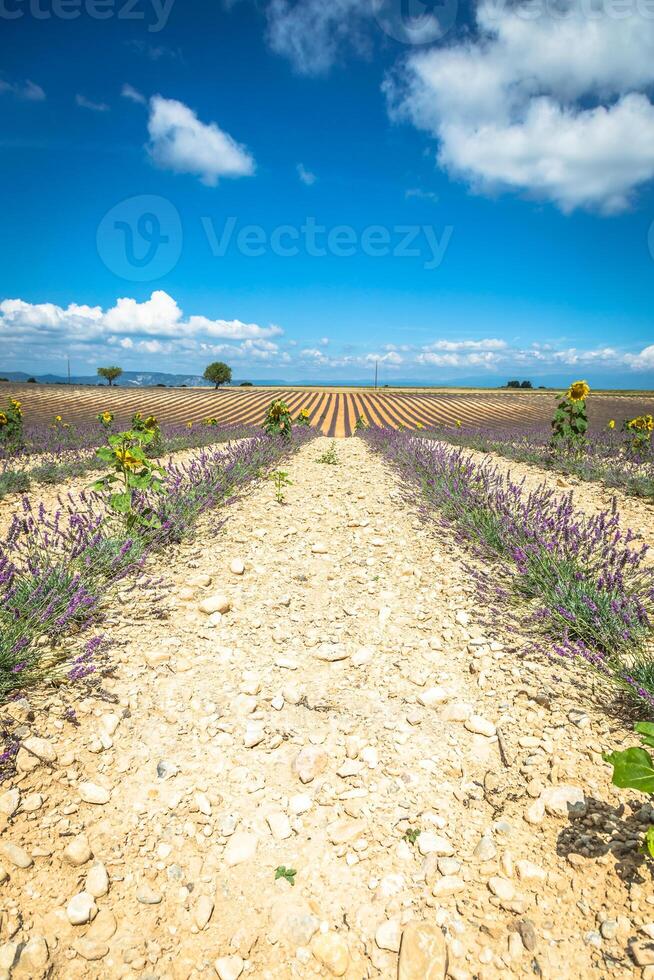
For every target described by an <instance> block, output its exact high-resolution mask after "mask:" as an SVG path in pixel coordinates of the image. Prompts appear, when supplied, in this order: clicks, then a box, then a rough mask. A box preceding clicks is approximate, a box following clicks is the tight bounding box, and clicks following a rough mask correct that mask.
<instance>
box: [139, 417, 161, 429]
mask: <svg viewBox="0 0 654 980" xmlns="http://www.w3.org/2000/svg"><path fill="white" fill-rule="evenodd" d="M157 424H158V423H157V417H156V415H148V417H147V419H146V420H145V422H144V423H143V425H144V427H145V428H146V429H147V430H148V432H151V431H152V430H153V429H156V428H157Z"/></svg>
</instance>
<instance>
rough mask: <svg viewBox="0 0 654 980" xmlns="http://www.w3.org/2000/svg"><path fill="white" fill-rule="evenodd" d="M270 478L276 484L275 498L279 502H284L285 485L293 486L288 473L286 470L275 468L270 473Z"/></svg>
mask: <svg viewBox="0 0 654 980" xmlns="http://www.w3.org/2000/svg"><path fill="white" fill-rule="evenodd" d="M270 479H271V480H272V481H273V483H274V485H275V500H276V501H277V503H278V504H283V503H284V487H290V486H292V482H291V480H289V478H288V473H286V472H285V471H284V470H274V471H273V472H272V473H271V474H270Z"/></svg>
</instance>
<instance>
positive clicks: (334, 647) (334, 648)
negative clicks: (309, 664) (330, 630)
mask: <svg viewBox="0 0 654 980" xmlns="http://www.w3.org/2000/svg"><path fill="white" fill-rule="evenodd" d="M313 655H314V657H315V658H316V660H324V661H325V662H326V663H330V664H333V663H337V662H338V661H339V660H347V659H348V658H349V656H350V654H349V651H348V650H347V648H346V647H344V646H343V645H342V644H340V643H322V644H321V645H320V646H319V647H317V649H316V650H314V653H313Z"/></svg>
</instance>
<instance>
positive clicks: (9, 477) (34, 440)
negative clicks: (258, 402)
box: [0, 423, 260, 500]
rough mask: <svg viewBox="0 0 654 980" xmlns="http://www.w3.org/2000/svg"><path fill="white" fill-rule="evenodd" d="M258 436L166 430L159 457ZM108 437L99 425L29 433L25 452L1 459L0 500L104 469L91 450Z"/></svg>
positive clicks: (249, 430) (239, 429)
mask: <svg viewBox="0 0 654 980" xmlns="http://www.w3.org/2000/svg"><path fill="white" fill-rule="evenodd" d="M34 432H36V435H34ZM258 432H260V430H259V429H254V428H253V427H252V426H247V425H228V426H220V427H217V426H207V425H202V426H200V425H198V426H196V427H193V428H188V426H177V425H175V426H163V427H162V433H161V435H162V439H161V445H162V448H161V452H160V455H161V456H165V455H168V454H170V453H174V452H180V451H182V450H185V449H201V448H203V447H206V446H212V445H216V444H218V443H223V442H229V441H231V440H234V439H244V438H247V437H251V436H253V435H254V434H257V433H258ZM78 434H79V443H77V442H76V437H77V435H78ZM106 437H107V433H106V431H105V430H104V429H101V428H100V427H99V426H98V424H97V423H96V424H95V425H94V426H88V427H82V428H81V429H77V428H76V429H74V430H73V429H68V430H61V429H55V430H53V428H52V427H43V428H42V429H37V430H32V431H31V432H28V433H27V440H26V447H27V448H26V449H24V450H21V451H20V452H19V453H14V454H13V455H11V456H8V457H6V458H2V457H0V500H1V499H2V498H3V497H4V496H6V495H7V494H9V493H27V491H28V490H29V489H30V487H31V486H33V485H34V484H38V483H44V484H57V483H61V482H62V481H63V480H68V479H72V478H74V477H79V476H83V475H84V474H85V473H91V472H93V471H94V470H98V469H101V468H102V463H101V462H100V461H98V459H97V457H96V456H95V455H94V454H93V453H92V450H93V449H95V448H97V447H98V446H100V445H102V444H103V443H104V442H105V441H106ZM85 453H86V455H85ZM37 457H38V461H37ZM25 464H29V469H25V468H24V467H25Z"/></svg>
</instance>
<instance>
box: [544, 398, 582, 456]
mask: <svg viewBox="0 0 654 980" xmlns="http://www.w3.org/2000/svg"><path fill="white" fill-rule="evenodd" d="M589 394H590V388H589V386H588V385H587V383H586V382H585V381H574V382H573V383H572V384H571V385H570V387H569V388H568V390H567V391H566V393H565V395H564V396H563V398H562V399H561V401H560V402H559V404H558V405H557V407H556V411H555V412H554V416H553V418H552V441H551V447H552V449H553V450H554V451H555V452H561V451H563V452H568V453H581V452H582V450H583V448H584V446H585V445H586V432H587V431H588V414H587V412H586V399H587V398H588V395H589Z"/></svg>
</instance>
